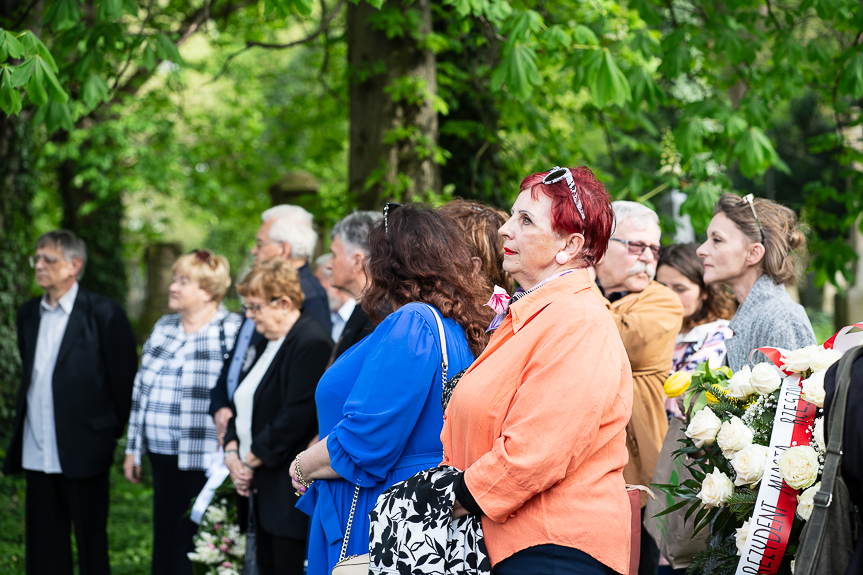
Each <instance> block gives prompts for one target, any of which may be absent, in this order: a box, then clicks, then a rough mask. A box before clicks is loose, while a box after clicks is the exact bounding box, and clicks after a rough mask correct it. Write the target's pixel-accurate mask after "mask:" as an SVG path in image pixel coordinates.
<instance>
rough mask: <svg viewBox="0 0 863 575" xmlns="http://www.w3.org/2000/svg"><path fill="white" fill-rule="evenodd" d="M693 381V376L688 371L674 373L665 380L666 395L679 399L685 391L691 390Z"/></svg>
mask: <svg viewBox="0 0 863 575" xmlns="http://www.w3.org/2000/svg"><path fill="white" fill-rule="evenodd" d="M691 381H692V374H691V373H689V372H686V371H678V372H675V373H672V374H671V376H670V377H669V378H668V379H666V380H665V385H664V386H663V387H664V388H665V395H667V396H668V397H677V396H678V395H681V394H682V393H683V392H684V391H686V390H687V389H689V384H690V382H691Z"/></svg>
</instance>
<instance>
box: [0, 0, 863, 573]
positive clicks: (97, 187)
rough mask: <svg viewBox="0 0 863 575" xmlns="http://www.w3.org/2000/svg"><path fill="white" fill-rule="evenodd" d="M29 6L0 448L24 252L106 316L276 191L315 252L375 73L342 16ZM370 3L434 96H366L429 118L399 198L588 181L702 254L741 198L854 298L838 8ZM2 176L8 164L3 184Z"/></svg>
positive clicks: (3, 333) (19, 71)
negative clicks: (44, 261) (803, 235)
mask: <svg viewBox="0 0 863 575" xmlns="http://www.w3.org/2000/svg"><path fill="white" fill-rule="evenodd" d="M352 1H356V2H358V1H360V0H352ZM37 4H38V8H35V9H34V10H33V11H31V12H30V13H28V14H24V13H23V12H21V11H20V10H23V7H24V6H30V5H31V3H29V2H28V3H21V7H18V8H15V7H13V8H6V7H5V6H4V7H2V8H0V110H2V112H3V113H5V114H7V115H8V116H7V117H5V118H3V120H2V122H0V124H2V126H3V127H4V129H3V130H0V176H3V177H0V232H2V237H3V243H2V245H0V365H3V366H4V367H6V366H8V368H7V369H4V370H3V373H2V374H0V440H3V441H5V437H4V435H7V429H8V422H9V417H10V415H11V410H12V409H13V406H12V402H13V401H14V398H15V394H16V391H17V385H18V379H19V373H18V371H16V370H18V369H19V368H18V358H17V352H16V349H15V338H14V314H15V310H16V309H17V307H18V305H20V304H21V303H22V302H23V301H24V299H26V298H27V297H29V296H30V295H32V293H33V292H32V279H31V277H30V270H29V268H28V266H27V265H26V255H28V254H29V253H30V251H32V245H33V241H34V239H35V238H36V237H37V236H38V234H39V233H42V232H44V231H47V230H49V229H52V228H54V227H58V226H61V225H63V226H68V227H71V228H72V229H74V230H75V231H77V232H78V233H80V234H81V235H82V237H84V238H85V239H86V240H87V242H88V245H89V247H90V262H89V265H88V270H87V273H86V276H85V279H84V283H85V285H88V286H89V287H91V288H93V289H95V290H96V291H99V292H101V293H105V294H108V295H110V296H112V297H115V298H116V299H118V300H121V301H125V300H126V299H127V298H126V296H127V294H131V296H132V297H131V298H130V300H129V301H130V302H132V303H134V302H135V297H137V296H136V294H138V293H139V291H140V289H141V284H142V274H143V265H144V262H143V254H144V249H145V247H146V246H147V245H149V244H152V243H156V242H173V243H178V244H180V245H181V246H182V248H183V249H184V250H189V249H193V248H199V247H207V248H210V249H213V250H215V251H217V252H219V253H222V254H225V255H226V256H227V257H228V259H229V261H230V263H231V266H232V269H233V271H234V276H235V278H236V277H237V276H239V275H240V274H241V273H242V271H243V270H244V267H245V266H247V265H248V263H249V257H248V250H249V249H250V247H251V243H252V240H253V234H254V229H255V228H256V226H257V224H258V218H259V214H260V212H261V211H262V210H263V209H265V208H267V207H269V205H270V197H269V194H268V190H269V188H270V186H271V185H273V184H274V183H275V182H277V181H278V180H279V179H280V178H281V177H282V176H283V175H284V174H285V173H287V172H289V171H295V170H304V171H307V172H309V173H311V174H313V175H314V177H315V178H316V179H317V180H318V181H319V182H320V185H321V189H320V193H319V194H318V195H317V198H316V199H315V200H314V201H310V202H309V203H308V204H307V205H306V207H307V208H308V209H309V210H310V211H312V212H313V213H314V215H315V216H316V220H317V221H318V222H319V224H320V226H321V231H323V232H326V230H327V229H328V227H329V226H331V225H332V224H333V223H334V222H335V221H337V220H338V219H339V218H341V217H342V216H344V215H345V214H346V213H348V212H350V211H351V210H352V209H354V208H355V207H356V205H357V198H356V197H355V196H354V195H353V194H349V193H347V191H346V190H347V182H348V174H349V166H348V151H349V146H350V145H351V142H350V141H349V139H350V135H349V101H348V94H349V86H350V83H351V82H352V81H358V80H362V79H363V78H364V77H367V76H368V75H369V74H374V73H375V71H376V68H375V66H377V65H379V63H370V64H369V66H368V67H365V68H361V69H352V68H350V67H349V66H348V65H347V53H348V50H349V49H350V46H349V42H350V40H349V37H348V36H349V35H348V33H347V32H348V20H347V16H346V10H345V6H346V4H345V2H343V1H342V0H317V2H313V1H312V0H158V1H155V2H153V1H149V0H141V1H138V2H136V1H135V0H45V1H44V2H40V3H32V6H37ZM373 4H375V5H376V6H377V7H378V8H381V10H380V11H379V12H378V13H377V15H376V16H375V18H374V20H375V26H377V27H378V29H379V30H380V31H381V32H382V33H384V34H388V35H393V36H404V35H408V36H410V37H412V38H414V39H415V40H416V42H417V43H418V45H420V46H421V47H423V48H425V49H428V50H430V51H432V52H433V53H434V55H435V59H436V63H437V64H436V68H437V93H436V94H428V93H427V90H426V86H425V85H422V86H420V85H419V83H417V82H415V81H413V80H412V79H411V78H403V79H401V80H399V81H398V82H397V83H396V84H394V85H393V86H390V87H389V88H388V90H387V91H386V92H385V94H384V95H382V97H387V98H391V99H393V100H394V101H395V100H396V99H405V98H407V99H409V98H417V97H419V98H427V97H428V98H432V99H433V105H434V109H435V110H437V112H438V122H439V134H438V136H437V139H436V141H428V140H427V139H424V137H425V135H424V134H416V133H415V131H412V130H411V129H410V127H408V128H407V129H403V130H401V132H400V133H394V132H393V133H391V134H390V137H392V138H414V139H416V141H417V146H416V149H417V150H424V153H429V154H434V155H435V158H436V159H437V161H439V162H442V163H443V165H442V167H441V182H442V186H441V189H439V190H430V191H424V192H422V193H420V194H418V199H424V200H426V201H430V202H433V203H438V202H441V201H445V200H446V199H448V198H451V197H453V196H455V195H457V196H462V197H466V198H472V199H478V200H480V201H483V202H487V203H489V204H493V205H497V206H499V207H502V208H504V209H507V210H508V209H509V206H510V205H511V202H512V201H513V199H514V197H515V196H516V193H517V187H518V183H519V182H520V180H521V179H522V178H523V177H524V176H525V175H527V174H530V173H533V172H536V171H540V170H545V169H548V168H549V167H551V166H553V165H578V164H586V165H588V166H590V167H591V168H593V169H594V171H595V172H596V173H597V175H598V176H599V178H600V180H601V181H602V182H604V183H605V184H606V185H607V187H608V188H609V190H610V192H611V193H612V195H613V196H614V197H615V198H617V199H630V200H636V201H641V202H644V203H646V204H648V205H650V206H652V207H655V208H658V209H660V211H662V214H663V218H662V223H663V226H664V229H665V232H667V233H666V234H665V236H666V238H669V237H671V232H673V231H674V221H673V219H672V218H671V217H670V216H669V215H668V213H667V210H666V209H664V206H665V205H666V202H667V200H668V197H667V196H668V194H669V193H670V192H671V191H672V190H680V191H682V192H683V193H684V194H686V197H687V199H686V201H685V202H684V204H683V206H682V208H681V210H682V212H683V213H685V214H687V215H689V216H690V217H691V220H692V223H693V225H694V227H695V228H696V231H697V232H699V233H701V232H703V231H704V229H705V228H706V226H707V223H708V222H709V219H710V216H711V213H712V206H713V204H714V203H715V201H716V199H717V198H718V197H719V195H720V194H722V193H724V192H727V191H734V192H736V193H740V194H743V193H747V192H753V193H755V194H756V195H758V196H762V197H768V198H773V199H776V200H778V201H780V202H782V203H784V204H786V205H788V206H790V207H792V208H793V209H795V210H796V211H797V212H798V213H799V214H800V217H801V219H802V220H803V221H804V222H805V223H806V224H807V225H808V227H809V230H810V231H809V247H810V252H811V258H810V270H811V272H812V273H813V275H814V284H816V285H818V286H821V285H823V284H825V283H827V282H831V281H838V278H840V277H844V279H845V280H851V279H852V277H853V270H854V261H855V259H856V256H855V255H854V252H853V250H852V249H851V247H850V246H849V245H848V242H847V236H848V231H849V230H850V229H851V228H852V227H853V226H855V225H859V222H858V220H857V217H858V214H859V213H860V212H861V208H863V179H861V177H863V176H861V172H860V170H859V168H858V163H860V162H861V161H863V149H861V145H860V137H859V135H857V131H859V129H860V122H861V117H863V115H861V114H860V107H861V99H863V42H861V38H863V5H861V4H860V3H859V2H857V1H855V0H788V1H778V2H777V1H775V0H769V1H768V0H723V1H720V2H716V1H712V0H711V1H706V0H592V1H590V2H586V1H583V0H557V1H539V2H526V1H524V0H441V1H440V2H434V3H432V4H431V15H432V22H433V26H432V32H431V33H429V34H420V33H418V32H417V30H418V26H417V18H418V14H419V11H418V10H419V8H420V6H419V4H420V3H419V2H411V1H406V2H401V1H395V0H392V1H390V2H386V3H384V2H383V0H376V1H375V2H373ZM16 6H17V4H16ZM4 10H6V12H4ZM10 10H11V11H10ZM16 10H19V11H16ZM7 12H8V13H7ZM8 126H12V127H13V128H12V130H11V131H9V130H8V129H6V127H8ZM402 132H403V133H402ZM8 134H15V138H12V139H11V140H10V137H9V136H8ZM9 142H12V145H11V146H10V145H9ZM10 159H11V160H15V162H18V164H20V166H22V168H21V169H19V170H17V171H11V170H9V169H8V168H9V167H10V166H12V165H13V163H11V162H10ZM399 182H402V181H401V180H399ZM402 183H404V182H402ZM408 183H409V182H408ZM406 187H407V186H401V187H399V186H395V187H391V188H389V191H388V192H385V193H384V195H386V194H396V193H401V191H400V190H401V189H402V188H406ZM397 188H398V189H397ZM386 199H387V197H380V198H377V201H378V202H382V201H384V200H386ZM323 243H324V244H325V243H326V237H325V236H324V238H323ZM130 311H134V306H133V307H132V308H130ZM813 319H814V320H815V321H814V323H815V326H816V329H818V332H819V339H824V337H826V336H827V335H830V333H831V332H832V329H831V326H830V320H829V318H825V317H822V316H820V315H818V316H813ZM822 335H823V336H824V337H821V336H822ZM115 487H116V490H115V495H114V496H115V497H121V499H122V498H124V497H127V496H128V502H129V505H130V507H129V508H128V509H129V514H130V515H129V516H128V517H131V515H132V514H133V513H143V511H141V509H138V510H137V511H132V508H133V507H134V505H133V504H134V503H135V502H136V501H137V504H141V503H142V502H143V501H144V497H145V495H146V493H145V492H142V491H139V490H137V488H135V487H132V486H129V485H127V484H125V482H123V481H118V482H115ZM7 488H8V489H7ZM0 489H2V490H6V491H8V494H7V495H3V497H4V498H5V499H4V500H3V501H2V502H0V504H2V505H3V508H4V509H10V510H13V511H14V510H16V509H17V510H18V511H20V508H19V507H17V505H19V504H20V501H19V502H18V503H16V502H15V500H14V496H15V494H16V493H19V492H20V482H19V481H18V480H13V479H10V478H3V479H2V480H0ZM6 491H3V493H6ZM118 494H119V495H118ZM122 501H126V499H122ZM118 505H122V503H118ZM119 508H120V507H118V508H117V509H119ZM18 511H14V512H13V513H12V514H11V515H9V516H8V518H4V519H3V521H7V520H8V521H11V522H14V521H16V519H14V517H15V515H14V513H17V512H18ZM112 521H113V519H112ZM142 524H143V525H146V523H142ZM118 525H119V524H118ZM140 525H141V524H138V525H137V526H130V528H129V529H131V530H132V532H130V533H126V532H124V534H123V535H120V536H119V538H120V540H121V541H122V542H123V544H124V545H127V548H128V549H141V547H140V546H136V545H137V544H132V543H130V542H127V541H128V540H127V539H125V538H126V537H127V535H128V537H129V540H132V539H134V540H135V541H138V542H139V543H140V545H146V544H145V543H143V541H144V539H145V538H146V535H145V534H144V533H143V532H139V531H135V530H136V529H137V527H139V526H140ZM118 528H119V527H118ZM4 532H6V533H15V531H14V530H13V531H11V532H10V531H6V530H4ZM22 533H23V532H22ZM4 537H6V536H4ZM7 543H8V544H10V545H13V546H14V545H15V543H14V542H11V543H9V540H8V539H3V540H2V542H0V545H6V544H7ZM19 543H20V541H19ZM113 544H114V543H113V542H112V545H113ZM4 551H5V550H4V549H0V557H4V558H5V557H11V556H12V555H11V554H10V553H12V552H13V551H14V550H10V553H5V552H4ZM130 553H132V551H130ZM134 553H137V551H135V552H134ZM140 556H141V557H145V556H146V553H143V552H142V554H141V555H140ZM118 557H119V555H118ZM136 557H137V555H136ZM3 560H5V559H0V561H3ZM124 561H125V560H124ZM136 561H138V559H133V558H131V556H130V558H128V563H129V565H138V563H136ZM10 565H11V564H10ZM131 568H132V567H130V569H131ZM130 572H133V571H130Z"/></svg>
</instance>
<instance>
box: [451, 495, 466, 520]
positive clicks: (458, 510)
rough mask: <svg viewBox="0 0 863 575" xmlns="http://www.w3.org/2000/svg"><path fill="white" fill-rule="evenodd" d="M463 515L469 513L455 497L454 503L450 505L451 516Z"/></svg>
mask: <svg viewBox="0 0 863 575" xmlns="http://www.w3.org/2000/svg"><path fill="white" fill-rule="evenodd" d="M465 515H469V513H468V511H467V509H465V508H464V507H462V505H461V503H459V502H458V499H456V500H455V505H453V506H452V518H453V519H458V518H459V517H464V516H465Z"/></svg>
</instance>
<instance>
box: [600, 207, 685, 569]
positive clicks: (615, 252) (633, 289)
mask: <svg viewBox="0 0 863 575" xmlns="http://www.w3.org/2000/svg"><path fill="white" fill-rule="evenodd" d="M611 207H612V209H614V217H615V221H616V224H617V225H616V228H615V230H614V233H613V234H612V236H611V238H610V239H609V242H608V251H607V252H605V257H603V258H602V260H601V261H599V262H598V263H597V264H596V283H597V285H598V286H599V288H600V289H601V290H602V292H603V295H605V297H606V299H607V300H608V302H609V303H608V308H609V310H610V311H611V313H612V315H613V316H614V319H615V322H616V323H617V328H618V330H619V331H620V337H621V339H622V340H623V345H624V347H626V353H627V354H628V355H629V362H630V364H631V365H632V385H633V401H632V419H630V421H629V424H628V425H627V426H626V446H627V448H628V450H629V463H628V464H627V465H626V467H625V468H624V470H623V476H624V478H625V479H626V482H627V483H632V484H639V485H647V484H649V483H650V482H651V480H652V479H653V471H654V469H655V468H656V461H657V459H658V457H659V451H660V450H661V449H662V442H663V440H664V439H665V432H666V431H667V430H668V418H667V416H666V413H665V393H664V391H663V388H662V385H663V383H664V382H665V379H666V378H667V377H668V374H669V372H670V371H671V365H672V355H673V353H674V344H675V339H676V337H677V334H678V333H679V332H680V326H681V324H682V322H683V306H682V305H681V303H680V298H679V297H677V294H675V293H674V292H673V291H671V290H670V289H668V288H667V287H665V286H663V285H662V284H660V283H657V282H655V281H653V278H654V276H655V275H656V262H657V260H658V259H659V251H660V247H659V236H660V229H659V218H658V217H657V215H656V212H654V211H653V210H651V209H650V208H648V207H646V206H644V205H642V204H639V203H636V202H625V201H619V202H613V203H612V204H611ZM646 503H647V497H646V495H645V494H644V493H642V498H641V507H642V509H643V508H644V505H645V504H646ZM642 514H643V511H642ZM658 566H659V548H658V547H657V546H656V543H655V542H654V541H653V539H651V538H650V536H649V535H648V534H647V531H645V529H644V526H643V524H642V529H641V557H640V561H639V569H638V573H639V575H645V574H649V575H656V572H657V569H658Z"/></svg>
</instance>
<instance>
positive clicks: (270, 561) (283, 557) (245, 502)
mask: <svg viewBox="0 0 863 575" xmlns="http://www.w3.org/2000/svg"><path fill="white" fill-rule="evenodd" d="M254 500H255V510H256V511H257V509H258V505H260V498H258V497H255V498H254ZM256 515H257V516H258V517H260V513H259V512H258V513H256ZM237 521H238V522H239V524H240V529H241V530H242V531H243V532H244V533H245V532H246V530H247V527H248V523H249V498H248V497H242V496H240V495H237ZM255 533H256V534H257V535H256V536H257V541H258V566H259V567H260V569H261V575H303V566H304V563H305V561H306V542H305V541H298V540H296V539H291V538H289V537H281V536H279V535H274V534H272V533H269V532H267V531H266V530H264V528H263V527H262V526H261V523H260V520H258V523H257V525H256V529H255Z"/></svg>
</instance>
